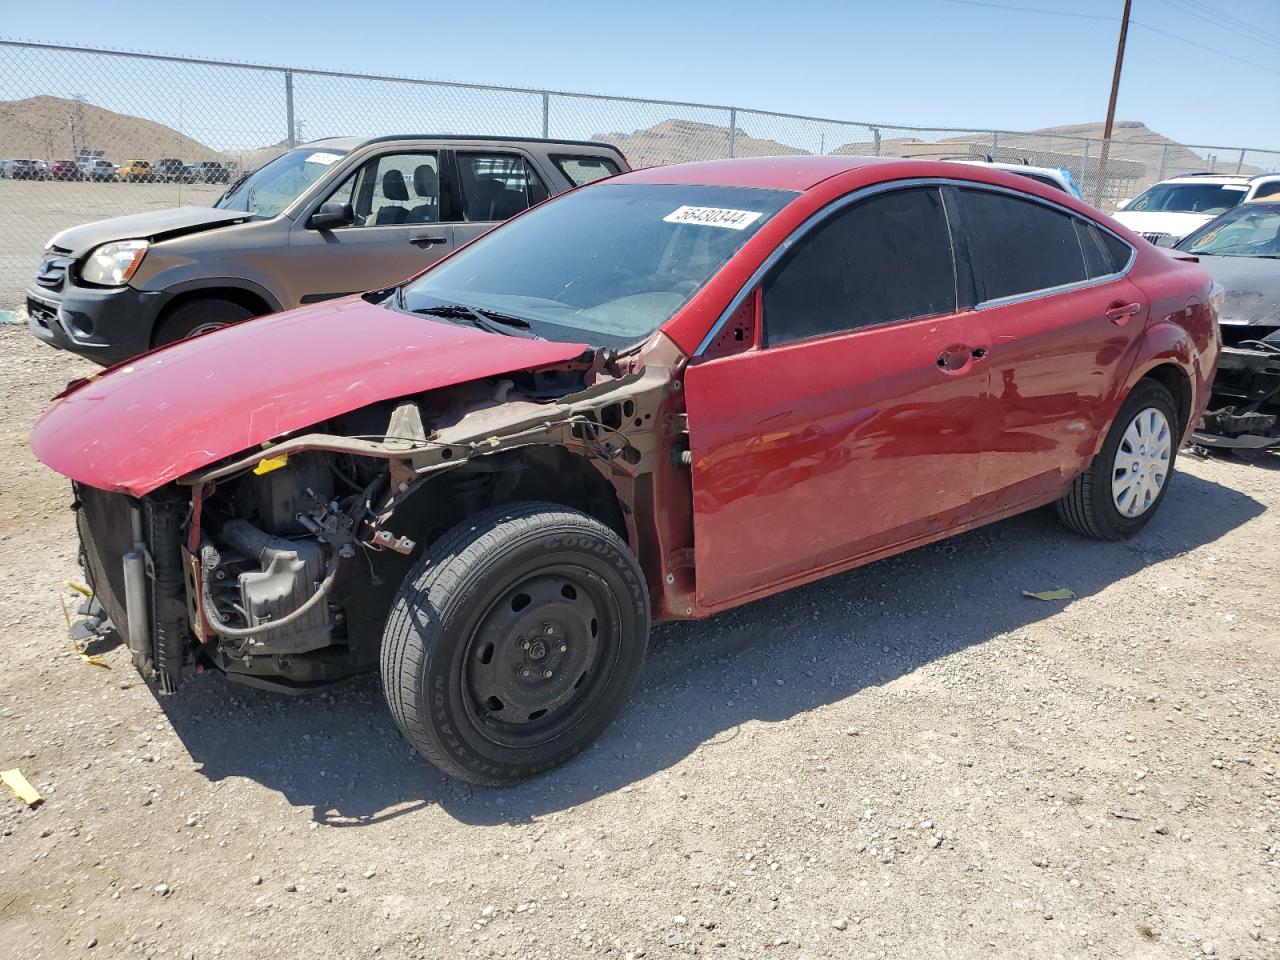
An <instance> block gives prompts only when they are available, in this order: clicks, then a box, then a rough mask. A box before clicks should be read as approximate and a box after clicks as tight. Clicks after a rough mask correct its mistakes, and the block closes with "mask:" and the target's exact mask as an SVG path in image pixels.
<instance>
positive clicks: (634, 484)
mask: <svg viewBox="0 0 1280 960" xmlns="http://www.w3.org/2000/svg"><path fill="white" fill-rule="evenodd" d="M665 350H666V352H667V353H668V356H666V357H665V358H664V357H662V356H655V354H654V353H652V352H651V353H650V354H649V356H648V357H647V358H646V359H647V362H645V363H644V365H643V366H642V367H640V368H639V369H635V370H633V369H632V368H631V367H628V366H624V365H620V364H619V363H618V362H617V361H616V359H615V358H613V357H611V356H609V355H608V354H607V352H605V351H596V352H595V353H594V354H592V355H590V356H589V357H584V359H583V361H582V362H580V363H570V364H561V365H557V366H556V367H554V368H551V369H541V370H534V371H527V372H521V373H515V374H510V375H507V376H504V377H502V378H498V379H488V380H480V381H473V382H468V383H464V384H459V385H456V386H451V387H445V388H441V389H439V390H435V391H432V392H430V393H428V394H423V395H420V396H417V397H410V398H402V399H400V400H393V401H387V402H383V403H377V404H374V405H372V406H368V407H364V408H362V409H359V410H356V411H353V412H351V413H347V414H343V415H342V416H340V417H337V418H335V419H333V420H331V421H328V422H325V423H322V424H317V425H316V426H315V427H313V428H312V429H311V430H310V431H309V432H307V433H304V434H298V435H294V436H287V437H282V438H279V439H278V440H277V441H276V442H274V443H271V444H268V445H264V447H265V448H264V449H255V450H253V451H250V452H247V453H245V454H243V455H240V456H236V457H233V458H231V459H229V460H225V461H223V462H221V463H217V464H214V465H213V466H211V467H209V468H207V469H204V470H201V471H198V472H196V473H193V474H190V475H188V476H185V477H182V478H180V479H179V480H177V481H175V482H173V483H170V484H168V485H166V486H165V487H163V488H162V489H160V490H157V491H155V492H153V493H151V494H148V495H147V496H145V497H142V498H141V499H135V498H133V497H130V496H128V495H126V494H123V493H107V492H104V491H101V490H97V489H95V488H91V487H86V486H83V485H80V484H77V485H76V495H77V504H76V505H77V508H78V524H79V529H80V533H81V543H82V553H83V560H84V566H85V570H86V575H87V577H88V579H89V581H90V586H91V587H92V588H93V590H94V592H95V594H96V596H97V597H98V598H99V600H100V602H101V605H102V609H103V610H104V612H105V613H106V615H107V616H108V617H109V618H110V622H111V624H112V625H114V626H115V628H116V629H117V630H118V631H119V632H120V634H121V635H122V636H123V637H124V638H125V639H126V640H127V642H128V644H129V647H130V649H131V651H132V653H133V659H134V662H135V664H136V665H137V666H138V667H139V669H140V670H142V672H143V673H144V674H145V675H147V676H149V677H150V678H153V679H154V680H155V682H156V684H157V686H158V687H159V689H160V690H162V691H164V692H171V691H173V690H176V689H177V687H178V686H179V685H180V684H181V683H182V682H183V681H184V680H185V679H186V678H187V677H189V676H190V675H191V674H192V673H193V672H194V671H195V670H196V669H198V668H203V667H212V668H216V669H218V670H221V671H223V672H225V673H226V674H227V675H228V676H229V677H232V678H233V679H237V680H241V681H243V682H246V683H250V684H253V685H258V686H268V687H272V688H283V689H288V690H300V689H305V688H307V687H311V686H315V685H319V684H324V683H328V682H332V681H334V680H337V679H340V678H342V677H345V676H348V675H350V674H353V673H357V672H361V671H364V670H368V669H373V668H375V667H376V664H377V657H378V650H379V644H380V642H381V634H382V628H383V624H384V621H385V619H386V616H387V611H388V609H389V607H390V605H391V602H392V600H393V598H394V596H395V593H396V590H397V589H398V588H399V587H400V584H401V581H402V580H403V579H404V577H405V576H406V574H407V573H408V571H409V570H410V568H411V566H412V564H413V561H414V558H415V557H416V555H417V554H418V553H419V552H420V548H421V546H422V545H423V544H424V543H429V542H431V541H433V540H434V539H436V538H438V537H439V536H440V535H441V534H443V533H444V532H445V531H447V530H448V529H449V528H450V527H452V526H454V525H455V524H457V523H458V522H459V521H461V520H462V519H464V518H465V517H467V516H468V515H470V514H472V513H475V512H476V511H478V510H480V509H483V508H485V507H487V506H491V505H494V504H497V503H503V502H506V501H508V500H514V499H520V500H539V499H545V500H551V499H554V500H556V501H558V502H560V503H566V504H567V505H569V506H573V507H576V508H578V509H581V510H583V511H584V512H588V513H590V514H592V515H593V516H595V517H597V518H599V519H601V520H602V521H604V522H605V523H606V524H607V525H609V526H611V527H613V528H614V529H615V530H616V531H617V532H618V533H619V534H620V535H621V536H623V537H624V538H626V539H627V540H628V541H629V542H632V543H635V544H637V546H638V552H639V554H640V555H641V557H642V560H643V561H644V562H645V563H646V564H648V563H652V564H654V565H655V568H656V569H660V571H661V572H660V574H659V575H660V576H662V577H663V579H664V582H666V583H668V584H670V585H671V586H670V593H671V596H672V597H676V598H677V599H678V598H679V595H680V594H681V592H682V591H683V592H685V593H689V594H691V591H692V582H691V571H690V570H687V569H686V570H674V571H672V572H671V574H670V576H669V577H668V576H667V570H668V566H669V564H668V561H667V559H665V558H668V557H671V556H676V557H680V556H684V557H687V556H688V555H689V554H690V553H691V551H690V550H689V549H688V548H689V547H690V546H691V542H692V533H691V527H690V525H689V524H688V523H686V524H684V526H685V527H686V528H689V529H690V532H689V533H688V536H687V541H686V542H684V543H679V544H664V543H662V542H661V541H662V540H664V539H667V538H669V537H670V534H669V533H663V532H657V531H656V525H655V524H653V523H652V518H654V517H655V516H656V515H657V513H658V511H659V509H661V508H659V507H658V506H657V504H656V503H655V501H657V500H659V499H661V498H663V497H667V498H668V499H670V500H672V501H673V502H674V506H673V507H670V508H667V513H668V515H669V514H670V513H671V511H672V510H674V511H675V512H676V514H677V515H681V514H682V515H684V516H685V517H686V519H687V517H688V516H689V511H690V507H689V503H688V500H689V496H690V493H689V486H688V474H687V470H685V468H684V466H683V465H684V464H685V463H687V459H688V458H687V439H686V436H685V434H684V417H683V413H682V411H683V397H682V396H681V394H680V383H679V381H678V380H677V379H675V378H674V377H673V374H672V371H673V369H678V368H677V367H676V362H677V360H678V359H680V357H679V354H678V351H676V349H675V347H674V345H671V344H669V342H668V343H667V344H666V345H665ZM662 352H663V351H662V350H661V349H660V350H659V351H657V353H658V354H661V353H662ZM664 359H665V360H666V361H667V362H663V360H664ZM628 362H629V363H632V362H634V363H638V361H631V360H629V361H628ZM659 451H664V452H663V455H662V456H659ZM638 501H645V502H644V504H643V508H642V509H640V510H637V509H636V504H637V502H638ZM639 517H643V518H645V519H644V520H643V521H638V519H637V518H639ZM637 522H641V523H644V524H645V525H646V526H647V527H651V528H652V529H637V528H636V524H637ZM664 529H665V528H664ZM646 555H647V556H646ZM686 562H687V561H686ZM655 599H656V598H655ZM678 605H679V604H678V603H677V606H678ZM677 615H678V613H677Z"/></svg>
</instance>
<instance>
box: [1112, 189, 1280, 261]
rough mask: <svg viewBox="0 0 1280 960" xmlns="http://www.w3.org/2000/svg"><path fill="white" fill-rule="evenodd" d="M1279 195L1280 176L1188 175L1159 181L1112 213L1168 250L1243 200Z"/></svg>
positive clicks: (1121, 204)
mask: <svg viewBox="0 0 1280 960" xmlns="http://www.w3.org/2000/svg"><path fill="white" fill-rule="evenodd" d="M1278 196H1280V173H1262V174H1255V175H1253V176H1250V175H1248V174H1217V173H1189V174H1185V175H1184V176H1180V177H1172V178H1170V179H1168V180H1161V181H1160V182H1159V183H1157V184H1155V185H1153V186H1150V187H1148V188H1147V189H1146V190H1144V191H1143V192H1142V193H1141V194H1139V195H1138V196H1137V197H1136V198H1135V199H1133V200H1123V201H1121V203H1120V209H1119V210H1118V211H1117V212H1116V213H1114V214H1112V216H1113V217H1115V218H1116V219H1117V220H1119V221H1120V222H1121V223H1123V224H1124V225H1125V226H1126V227H1128V228H1129V229H1130V230H1132V231H1133V232H1134V233H1138V234H1141V235H1142V238H1143V239H1144V240H1148V241H1150V242H1151V243H1154V244H1156V245H1157V246H1161V247H1171V246H1173V245H1174V244H1175V243H1177V242H1178V241H1179V240H1181V239H1182V238H1183V237H1185V236H1187V235H1188V234H1190V233H1191V232H1192V231H1194V230H1198V229H1200V228H1201V227H1203V226H1204V225H1205V224H1206V223H1208V222H1209V221H1210V220H1212V219H1213V218H1214V217H1216V216H1219V215H1220V214H1223V213H1226V212H1227V211H1228V210H1230V209H1231V208H1232V207H1234V206H1236V205H1237V204H1240V203H1243V202H1244V201H1246V200H1261V199H1263V198H1264V197H1278Z"/></svg>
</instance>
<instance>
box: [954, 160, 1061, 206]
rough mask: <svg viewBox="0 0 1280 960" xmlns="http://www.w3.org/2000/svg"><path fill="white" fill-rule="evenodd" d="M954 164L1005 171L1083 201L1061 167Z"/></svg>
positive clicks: (992, 162)
mask: <svg viewBox="0 0 1280 960" xmlns="http://www.w3.org/2000/svg"><path fill="white" fill-rule="evenodd" d="M955 162H956V163H967V164H970V165H972V166H975V167H990V168H991V169H993V170H1007V171H1008V172H1009V173H1016V174H1017V175H1018V176H1020V177H1026V178H1027V179H1028V180H1035V181H1036V182H1037V183H1043V184H1044V185H1045V186H1047V187H1054V188H1056V189H1058V190H1061V191H1062V192H1063V193H1066V194H1069V195H1070V196H1073V197H1075V198H1076V199H1077V200H1083V199H1084V194H1083V193H1081V192H1080V187H1079V185H1077V183H1076V179H1075V177H1073V176H1072V175H1071V171H1070V170H1066V169H1064V168H1062V167H1034V166H1032V165H1030V164H1027V163H1007V162H1004V161H1001V160H967V159H956V161H955Z"/></svg>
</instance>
